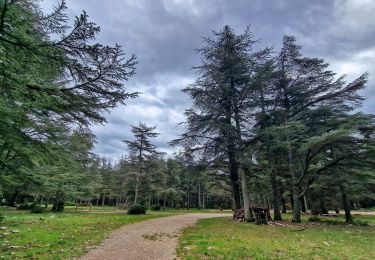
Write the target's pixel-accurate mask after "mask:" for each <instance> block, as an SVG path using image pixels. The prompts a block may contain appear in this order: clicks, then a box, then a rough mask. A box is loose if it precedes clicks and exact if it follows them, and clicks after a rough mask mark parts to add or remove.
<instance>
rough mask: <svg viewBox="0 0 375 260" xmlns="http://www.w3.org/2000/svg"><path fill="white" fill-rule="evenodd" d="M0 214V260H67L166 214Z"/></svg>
mask: <svg viewBox="0 0 375 260" xmlns="http://www.w3.org/2000/svg"><path fill="white" fill-rule="evenodd" d="M84 210H86V209H84ZM0 212H1V213H2V214H3V215H5V219H4V221H3V222H1V223H0V226H1V229H0V237H1V238H0V259H18V258H30V259H70V258H72V257H76V256H79V255H82V254H84V253H85V252H86V251H87V250H88V249H90V248H91V247H93V246H95V245H97V244H98V243H99V242H100V241H101V240H103V239H104V238H105V237H106V236H107V235H108V234H109V233H110V232H111V231H113V230H114V229H117V228H119V227H121V226H123V225H127V224H131V223H135V222H139V221H142V220H146V219H150V218H156V217H162V216H168V215H169V213H167V212H163V213H161V214H158V213H155V212H153V213H150V214H149V215H143V216H134V215H127V214H126V211H124V210H117V209H115V208H113V207H112V208H111V207H107V208H106V209H104V208H101V209H99V210H98V209H95V211H94V209H93V210H92V212H82V211H79V212H75V211H74V210H69V209H68V210H67V213H57V214H54V213H45V214H31V213H29V212H26V211H9V210H7V211H4V209H3V210H2V211H0ZM5 227H6V229H5Z"/></svg>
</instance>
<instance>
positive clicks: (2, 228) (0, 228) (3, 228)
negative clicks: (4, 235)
mask: <svg viewBox="0 0 375 260" xmlns="http://www.w3.org/2000/svg"><path fill="white" fill-rule="evenodd" d="M5 229H8V228H7V227H4V226H2V227H0V230H5Z"/></svg>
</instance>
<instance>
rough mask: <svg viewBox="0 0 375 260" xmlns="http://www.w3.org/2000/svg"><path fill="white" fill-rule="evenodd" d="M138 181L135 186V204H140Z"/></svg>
mask: <svg viewBox="0 0 375 260" xmlns="http://www.w3.org/2000/svg"><path fill="white" fill-rule="evenodd" d="M138 192H139V191H138V183H137V184H136V185H135V188H134V205H135V204H138Z"/></svg>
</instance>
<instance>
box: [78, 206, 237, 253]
mask: <svg viewBox="0 0 375 260" xmlns="http://www.w3.org/2000/svg"><path fill="white" fill-rule="evenodd" d="M226 216H228V217H229V216H232V213H198V214H186V215H177V216H171V217H164V218H159V219H152V220H147V221H143V222H139V223H136V224H132V225H127V226H124V227H123V228H121V229H118V230H117V231H115V232H114V233H112V235H110V236H109V237H108V238H107V239H105V240H104V241H103V242H102V244H101V245H99V246H98V247H97V248H95V249H93V250H91V251H90V252H89V253H88V254H86V255H84V256H83V257H81V258H80V259H81V260H94V259H97V260H99V259H100V260H117V259H118V260H120V259H126V260H132V259H137V260H143V259H145V260H148V259H153V260H156V259H160V260H168V259H177V255H176V247H177V245H178V238H179V236H180V232H181V230H182V229H184V228H186V227H188V226H191V225H194V224H195V223H196V222H197V220H198V219H202V218H215V217H226Z"/></svg>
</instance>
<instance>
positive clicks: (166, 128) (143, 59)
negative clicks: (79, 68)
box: [67, 0, 375, 158]
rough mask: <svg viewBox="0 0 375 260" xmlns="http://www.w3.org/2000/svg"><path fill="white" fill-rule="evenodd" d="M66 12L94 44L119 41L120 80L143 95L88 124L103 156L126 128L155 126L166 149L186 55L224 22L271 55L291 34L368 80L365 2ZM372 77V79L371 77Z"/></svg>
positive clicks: (111, 6) (113, 151)
mask: <svg viewBox="0 0 375 260" xmlns="http://www.w3.org/2000/svg"><path fill="white" fill-rule="evenodd" d="M67 4H68V7H69V13H70V14H71V15H78V14H79V13H80V12H81V10H86V11H87V13H88V14H89V15H90V17H91V19H92V20H93V21H95V22H96V23H97V24H98V25H100V26H101V28H102V32H101V34H100V37H99V40H100V41H101V42H104V43H108V44H113V43H119V44H121V45H122V46H123V47H124V49H125V51H126V52H127V53H128V54H132V53H134V54H136V55H137V56H138V60H139V64H138V66H137V74H136V75H135V77H134V78H132V79H131V80H130V81H129V82H128V83H126V84H127V85H128V86H129V88H130V89H131V90H136V91H140V92H143V93H144V94H143V95H141V96H140V97H139V98H137V99H135V100H132V101H129V102H128V105H127V106H125V107H119V108H116V109H115V110H114V111H112V113H111V114H110V115H108V117H107V118H108V124H107V125H105V126H95V127H93V131H94V133H96V134H97V136H98V145H97V147H96V150H95V151H96V152H98V153H100V154H103V155H104V154H106V155H108V156H111V157H117V158H118V157H120V155H121V153H124V152H125V151H124V149H125V148H126V147H124V145H123V144H122V143H121V140H122V139H125V138H131V133H130V131H129V129H130V128H129V124H137V123H138V122H139V121H142V122H146V123H148V124H149V125H157V127H158V131H159V132H160V133H161V135H160V136H159V137H158V138H157V139H156V140H155V143H157V144H158V145H159V146H160V147H161V149H163V150H165V151H171V150H170V148H168V145H167V142H168V141H169V140H171V139H173V138H175V137H177V136H178V134H179V133H181V131H182V129H181V127H179V128H178V127H176V124H177V122H179V121H180V120H183V115H182V113H183V112H184V109H186V108H187V107H189V105H190V101H189V100H188V99H187V97H186V96H185V95H183V94H182V93H180V89H182V88H184V87H186V86H187V85H188V84H189V83H191V82H193V81H194V77H195V75H194V72H193V71H192V70H191V69H190V68H191V67H192V66H194V65H198V64H199V57H198V56H197V55H195V52H194V51H193V50H194V49H196V48H199V47H200V46H201V45H202V37H205V36H209V35H210V31H211V30H220V29H221V28H222V27H223V26H224V25H226V24H228V25H230V26H232V27H233V28H234V29H235V30H236V31H237V32H241V31H243V30H244V28H245V27H246V26H248V25H250V26H251V29H252V30H253V32H254V37H255V38H261V40H260V43H259V44H258V47H264V46H266V45H268V46H274V47H275V50H276V51H277V50H278V48H279V47H280V44H281V40H282V36H283V35H284V34H293V35H295V36H296V37H297V40H298V42H299V43H300V44H301V45H303V50H302V51H303V53H304V54H305V55H308V56H313V57H320V58H324V59H326V60H327V61H329V62H330V63H331V64H332V66H331V67H332V69H333V70H334V71H337V72H338V73H346V74H348V75H349V77H348V79H349V80H350V79H354V78H355V77H358V76H360V74H361V73H362V72H365V71H368V72H370V75H375V48H374V47H373V46H374V45H373V43H374V42H375V16H374V15H373V13H374V12H375V2H374V1H372V0H332V1H326V0H315V1H311V0H294V1H289V0H270V1H263V0H252V1H249V0H236V1H226V0H205V1H202V0H111V1H99V0H85V1H82V0H67ZM372 77H373V76H372ZM372 77H371V78H370V81H369V83H368V88H367V89H366V90H365V91H364V92H363V94H364V95H365V96H366V97H367V98H368V100H367V101H366V102H365V104H364V109H365V111H366V112H372V113H375V106H374V105H373V104H375V82H374V80H373V78H372Z"/></svg>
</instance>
